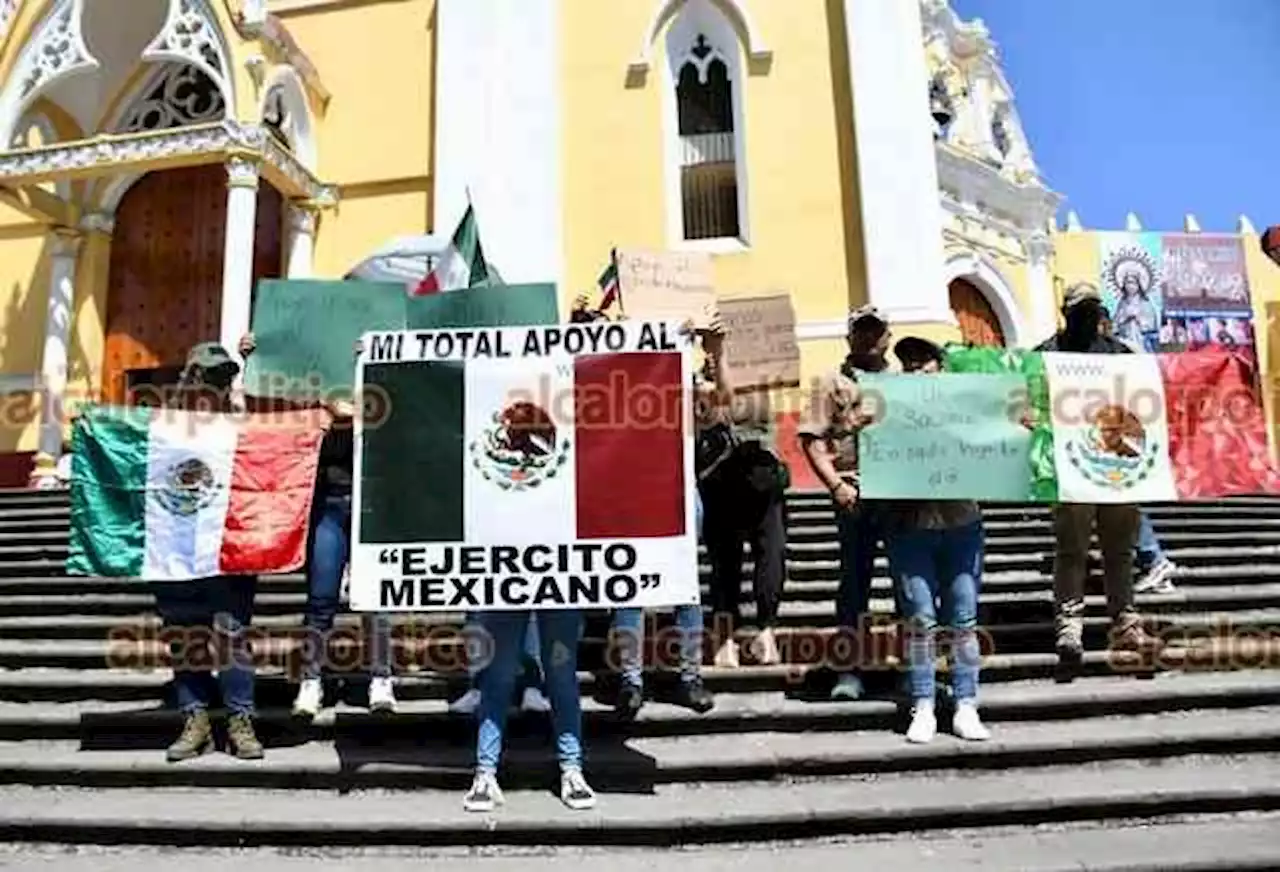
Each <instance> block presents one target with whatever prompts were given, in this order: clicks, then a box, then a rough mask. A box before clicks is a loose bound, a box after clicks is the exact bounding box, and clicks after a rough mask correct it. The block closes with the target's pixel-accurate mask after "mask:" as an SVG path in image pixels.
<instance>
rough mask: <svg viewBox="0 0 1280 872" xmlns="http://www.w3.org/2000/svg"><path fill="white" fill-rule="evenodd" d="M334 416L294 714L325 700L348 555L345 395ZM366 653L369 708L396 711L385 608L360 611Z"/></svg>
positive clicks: (314, 526) (326, 445)
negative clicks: (331, 642) (331, 639)
mask: <svg viewBox="0 0 1280 872" xmlns="http://www.w3.org/2000/svg"><path fill="white" fill-rule="evenodd" d="M255 347H256V343H255V341H254V337H253V334H252V333H249V334H246V335H245V336H244V337H242V338H241V340H240V354H241V355H242V356H244V357H246V358H247V357H248V356H249V355H250V354H252V353H253V351H254V348H255ZM327 408H328V410H329V414H330V415H331V417H332V421H331V424H330V427H329V430H328V432H326V433H325V436H324V440H323V441H322V442H321V443H320V463H319V467H318V470H317V474H316V483H315V494H314V496H313V497H312V501H311V507H312V508H311V521H310V528H309V531H308V537H307V569H306V576H307V613H306V618H305V626H306V628H307V631H308V639H307V642H306V644H305V646H304V649H303V654H304V656H303V663H302V681H301V683H300V684H299V685H298V695H297V697H296V698H295V699H294V702H293V713H294V715H295V716H297V717H302V718H314V717H315V716H316V715H317V714H319V712H320V709H321V707H322V706H323V704H324V685H323V682H322V680H321V675H322V666H323V665H324V663H325V662H327V660H328V644H329V636H330V633H331V631H332V630H333V624H334V619H335V618H336V616H337V613H338V609H339V607H340V605H341V592H342V576H343V573H344V572H345V571H346V569H347V565H348V563H349V562H350V560H351V493H352V477H353V475H354V469H355V431H354V426H355V420H354V413H355V407H354V406H353V405H352V403H351V402H350V401H349V400H335V401H331V402H329V403H328V404H327ZM363 624H364V641H365V645H366V651H365V653H366V655H367V656H368V657H369V660H370V663H371V668H370V672H371V678H370V681H369V710H370V711H373V712H378V713H388V712H393V711H395V707H396V696H395V687H394V685H393V682H392V677H391V625H390V620H389V619H388V617H387V616H386V615H385V614H375V613H367V614H365V615H364V619H363Z"/></svg>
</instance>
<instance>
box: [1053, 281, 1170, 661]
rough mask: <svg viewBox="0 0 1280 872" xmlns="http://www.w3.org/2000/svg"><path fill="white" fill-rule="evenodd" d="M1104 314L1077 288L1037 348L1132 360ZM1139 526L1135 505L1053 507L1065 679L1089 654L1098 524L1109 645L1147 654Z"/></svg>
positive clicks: (1091, 290) (1096, 300) (1090, 291)
mask: <svg viewBox="0 0 1280 872" xmlns="http://www.w3.org/2000/svg"><path fill="white" fill-rule="evenodd" d="M1104 312H1105V309H1104V308H1103V306H1102V301H1101V297H1100V296H1099V294H1098V290H1097V288H1095V287H1093V286H1092V285H1089V284H1077V285H1074V286H1072V287H1071V288H1070V289H1069V290H1068V291H1067V294H1066V297H1065V299H1064V301H1063V304H1062V314H1063V317H1064V318H1065V320H1066V324H1065V327H1064V328H1063V329H1062V330H1061V331H1060V332H1059V333H1057V334H1056V335H1054V336H1053V337H1051V338H1049V339H1048V340H1046V341H1045V342H1044V343H1042V344H1041V345H1040V346H1039V347H1038V348H1037V349H1036V350H1037V351H1060V352H1073V353H1080V354H1131V353H1132V351H1131V350H1130V349H1129V348H1128V347H1127V346H1126V345H1124V344H1123V343H1121V342H1120V341H1118V340H1116V339H1114V338H1112V337H1109V336H1106V335H1105V334H1103V333H1102V331H1101V327H1102V319H1103V314H1104ZM1140 520H1141V518H1140V512H1139V510H1138V507H1137V506H1134V505H1131V504H1099V505H1088V504H1081V503H1062V504H1059V505H1057V506H1055V507H1054V511H1053V528H1054V538H1055V540H1056V543H1057V544H1056V551H1055V554H1054V578H1053V587H1054V599H1055V600H1056V602H1057V617H1056V636H1057V639H1056V648H1057V653H1058V661H1059V666H1060V673H1059V677H1060V678H1061V679H1063V680H1070V679H1071V678H1072V677H1074V675H1075V673H1076V672H1077V671H1078V670H1079V667H1080V664H1081V662H1082V659H1083V656H1084V639H1083V635H1084V584H1085V578H1086V576H1087V574H1088V565H1089V542H1090V538H1091V536H1092V534H1093V529H1094V526H1095V524H1096V526H1097V533H1098V544H1099V546H1100V548H1101V550H1102V563H1103V580H1104V582H1105V585H1106V592H1107V612H1108V614H1109V615H1110V616H1111V620H1112V635H1111V645H1112V647H1113V648H1115V649H1118V650H1145V649H1147V648H1149V647H1150V645H1151V638H1150V637H1149V636H1148V635H1147V634H1146V631H1145V630H1144V629H1143V628H1142V621H1141V619H1140V617H1139V615H1138V613H1137V610H1136V609H1135V608H1134V605H1133V554H1134V549H1135V547H1136V545H1137V537H1138V527H1139V524H1140Z"/></svg>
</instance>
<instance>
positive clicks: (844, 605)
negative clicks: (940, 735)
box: [797, 306, 892, 700]
mask: <svg viewBox="0 0 1280 872" xmlns="http://www.w3.org/2000/svg"><path fill="white" fill-rule="evenodd" d="M891 338H892V337H891V334H890V332H889V323H888V322H887V321H886V320H885V318H884V316H883V315H881V314H880V312H879V311H878V310H877V309H876V308H875V307H874V306H862V307H861V308H859V309H857V310H855V311H854V312H852V313H851V314H850V315H849V336H848V341H849V354H848V356H847V357H846V358H845V360H844V363H843V364H842V365H841V366H840V368H839V369H838V370H837V371H836V372H834V373H832V374H830V375H829V376H827V377H826V378H825V379H824V380H823V382H822V383H821V384H820V385H819V386H818V388H817V390H815V391H814V392H813V393H812V394H811V395H810V397H809V405H808V409H807V410H806V412H805V414H804V416H803V417H802V418H801V420H800V426H799V428H798V431H797V432H798V435H799V440H800V447H801V450H802V451H803V452H804V455H805V457H806V458H807V459H808V461H809V465H810V466H811V467H812V468H813V472H814V474H815V475H816V476H817V477H818V480H819V481H821V482H822V483H823V485H825V486H826V488H827V489H828V490H829V491H830V492H831V500H832V502H833V503H834V505H835V514H836V531H837V533H838V535H839V537H840V585H839V588H838V590H837V592H836V624H837V628H838V632H839V633H840V634H841V637H843V638H844V639H847V640H848V641H849V642H850V644H849V652H848V654H847V656H846V654H845V653H843V652H841V653H840V654H839V655H837V656H835V657H833V658H832V659H833V661H835V662H833V664H832V665H833V666H834V667H835V669H836V672H837V676H838V677H837V679H836V683H835V687H834V688H833V689H832V691H831V698H832V699H845V700H853V699H858V698H859V697H861V696H862V694H863V685H862V679H861V677H860V676H859V674H858V673H859V670H858V668H857V666H858V661H859V660H860V659H861V650H862V647H863V646H862V645H860V644H858V643H859V642H860V641H861V640H862V636H863V633H862V630H863V629H864V627H863V625H864V624H865V622H866V615H867V609H868V605H869V602H870V599H871V582H872V579H873V576H874V568H875V558H876V547H877V545H878V544H879V540H880V536H881V532H880V517H879V511H878V506H877V505H876V504H875V503H874V502H868V501H864V500H861V499H860V498H859V494H858V439H857V437H858V431H859V430H861V429H862V428H863V427H865V426H867V425H868V424H870V423H871V422H872V417H871V412H872V411H873V410H871V409H870V408H869V407H867V404H864V403H863V401H862V400H863V398H862V394H861V391H860V389H859V387H858V375H859V373H864V372H883V371H884V370H885V369H886V368H887V367H888V358H887V355H888V352H889V341H890V339H891Z"/></svg>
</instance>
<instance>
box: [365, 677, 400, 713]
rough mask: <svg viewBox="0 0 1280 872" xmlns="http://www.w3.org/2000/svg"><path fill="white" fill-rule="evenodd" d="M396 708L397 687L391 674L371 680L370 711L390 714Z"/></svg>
mask: <svg viewBox="0 0 1280 872" xmlns="http://www.w3.org/2000/svg"><path fill="white" fill-rule="evenodd" d="M395 710H396V689H395V685H394V684H392V682H391V677H390V676H383V677H375V678H373V679H371V680H370V681H369V711H371V712H376V713H378V714H390V713H392V712H394V711H395Z"/></svg>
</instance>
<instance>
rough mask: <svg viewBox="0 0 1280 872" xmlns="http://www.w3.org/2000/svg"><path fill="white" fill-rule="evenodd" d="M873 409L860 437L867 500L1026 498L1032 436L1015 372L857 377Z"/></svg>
mask: <svg viewBox="0 0 1280 872" xmlns="http://www.w3.org/2000/svg"><path fill="white" fill-rule="evenodd" d="M858 383H859V386H861V387H862V388H863V390H864V391H866V394H867V396H868V398H871V397H874V399H875V405H876V408H877V409H879V410H880V411H879V414H878V416H877V421H876V423H874V424H872V425H871V426H869V427H867V428H866V429H865V430H863V431H862V432H861V433H860V434H859V436H858V466H859V471H860V479H861V488H862V496H863V497H865V498H866V499H909V500H918V499H933V500H953V499H976V500H992V501H997V502H1024V501H1026V500H1028V499H1030V498H1031V466H1030V461H1029V452H1030V447H1031V433H1030V432H1029V431H1028V430H1027V429H1026V428H1025V427H1024V426H1023V425H1022V424H1021V416H1022V411H1023V409H1024V408H1025V406H1026V382H1025V381H1024V379H1023V378H1022V376H1021V375H1016V374H991V375H987V374H982V375H978V374H953V373H941V374H936V375H925V374H892V375H888V374H878V375H861V376H859V377H858Z"/></svg>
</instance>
